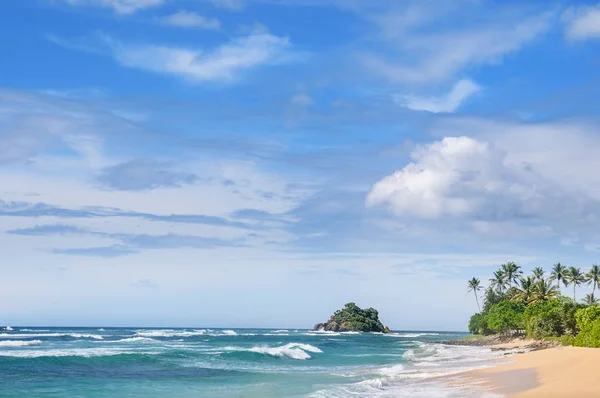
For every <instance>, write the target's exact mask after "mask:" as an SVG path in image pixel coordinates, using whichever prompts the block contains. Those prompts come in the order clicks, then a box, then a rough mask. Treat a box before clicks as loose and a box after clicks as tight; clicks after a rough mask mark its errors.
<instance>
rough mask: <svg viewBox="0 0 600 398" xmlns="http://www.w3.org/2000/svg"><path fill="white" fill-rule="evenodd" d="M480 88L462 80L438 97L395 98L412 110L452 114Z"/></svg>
mask: <svg viewBox="0 0 600 398" xmlns="http://www.w3.org/2000/svg"><path fill="white" fill-rule="evenodd" d="M480 90H481V87H480V86H479V85H477V84H476V83H474V82H472V81H471V80H467V79H463V80H460V81H459V82H458V83H456V84H455V85H454V87H452V90H450V92H449V93H447V94H446V95H443V96H439V97H420V96H416V95H405V96H403V97H398V96H397V97H396V98H395V99H396V101H397V102H398V103H399V104H400V105H402V106H404V107H406V108H408V109H412V110H416V111H427V112H432V113H440V112H454V111H456V110H457V109H458V108H459V107H460V106H461V105H462V103H463V102H464V101H465V100H467V98H469V97H471V96H472V95H473V94H475V93H477V92H479V91H480Z"/></svg>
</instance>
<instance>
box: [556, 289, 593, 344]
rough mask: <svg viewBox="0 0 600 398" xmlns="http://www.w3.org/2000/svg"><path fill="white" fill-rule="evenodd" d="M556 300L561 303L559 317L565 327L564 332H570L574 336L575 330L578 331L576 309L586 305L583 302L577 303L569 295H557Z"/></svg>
mask: <svg viewBox="0 0 600 398" xmlns="http://www.w3.org/2000/svg"><path fill="white" fill-rule="evenodd" d="M556 300H558V301H559V302H560V303H561V305H562V313H561V317H562V320H563V325H564V327H565V333H570V334H571V335H572V336H575V335H576V334H577V332H579V327H577V321H576V319H575V314H576V313H577V311H578V310H580V309H582V308H586V306H585V305H584V304H578V303H577V302H575V301H573V300H572V299H571V298H569V297H564V296H563V297H558V298H557V299H556Z"/></svg>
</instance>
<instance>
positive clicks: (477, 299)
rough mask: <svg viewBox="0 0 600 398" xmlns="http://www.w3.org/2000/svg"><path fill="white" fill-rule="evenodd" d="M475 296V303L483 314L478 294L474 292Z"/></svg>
mask: <svg viewBox="0 0 600 398" xmlns="http://www.w3.org/2000/svg"><path fill="white" fill-rule="evenodd" d="M473 294H475V302H477V309H478V310H479V312H481V307H480V306H479V298H478V297H477V292H476V291H475V290H473Z"/></svg>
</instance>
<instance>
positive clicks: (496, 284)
mask: <svg viewBox="0 0 600 398" xmlns="http://www.w3.org/2000/svg"><path fill="white" fill-rule="evenodd" d="M490 287H491V288H493V289H496V291H497V292H498V293H502V292H503V291H504V288H505V287H506V281H505V279H504V272H502V270H501V269H500V270H498V271H494V277H493V278H491V279H490Z"/></svg>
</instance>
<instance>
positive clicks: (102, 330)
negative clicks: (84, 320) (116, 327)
mask: <svg viewBox="0 0 600 398" xmlns="http://www.w3.org/2000/svg"><path fill="white" fill-rule="evenodd" d="M98 331H99V332H106V330H104V329H102V328H100V329H98Z"/></svg>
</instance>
